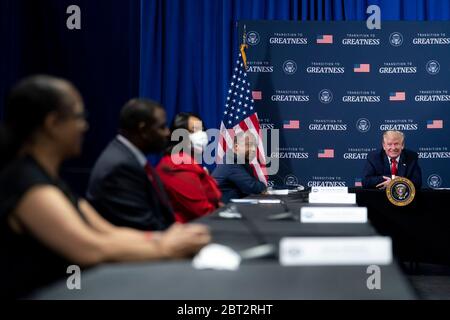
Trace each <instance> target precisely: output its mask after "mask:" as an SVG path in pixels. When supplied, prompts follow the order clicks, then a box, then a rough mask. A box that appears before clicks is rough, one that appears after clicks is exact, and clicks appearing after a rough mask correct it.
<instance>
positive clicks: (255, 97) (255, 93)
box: [252, 91, 262, 100]
mask: <svg viewBox="0 0 450 320" xmlns="http://www.w3.org/2000/svg"><path fill="white" fill-rule="evenodd" d="M252 97H253V100H262V92H261V91H253V92H252Z"/></svg>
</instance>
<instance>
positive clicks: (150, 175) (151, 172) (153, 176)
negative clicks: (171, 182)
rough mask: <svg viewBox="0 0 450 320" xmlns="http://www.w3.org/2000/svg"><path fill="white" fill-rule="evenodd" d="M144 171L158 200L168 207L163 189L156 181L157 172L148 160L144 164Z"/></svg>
mask: <svg viewBox="0 0 450 320" xmlns="http://www.w3.org/2000/svg"><path fill="white" fill-rule="evenodd" d="M145 172H146V173H147V177H148V179H149V180H150V182H151V183H152V185H153V188H154V189H155V192H156V196H157V197H158V199H159V201H160V202H161V203H162V204H163V205H164V206H166V207H169V208H170V205H169V203H168V199H167V196H166V194H165V191H164V190H162V189H161V186H160V184H159V183H158V181H157V178H156V174H157V173H156V172H155V171H154V170H153V168H152V166H151V165H150V164H149V163H148V162H147V164H146V165H145Z"/></svg>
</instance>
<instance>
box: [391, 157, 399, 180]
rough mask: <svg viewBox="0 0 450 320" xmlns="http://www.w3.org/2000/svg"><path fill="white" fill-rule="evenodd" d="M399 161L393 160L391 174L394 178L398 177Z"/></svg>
mask: <svg viewBox="0 0 450 320" xmlns="http://www.w3.org/2000/svg"><path fill="white" fill-rule="evenodd" d="M397 169H398V168H397V159H394V158H392V159H391V173H392V175H393V176H396V175H397Z"/></svg>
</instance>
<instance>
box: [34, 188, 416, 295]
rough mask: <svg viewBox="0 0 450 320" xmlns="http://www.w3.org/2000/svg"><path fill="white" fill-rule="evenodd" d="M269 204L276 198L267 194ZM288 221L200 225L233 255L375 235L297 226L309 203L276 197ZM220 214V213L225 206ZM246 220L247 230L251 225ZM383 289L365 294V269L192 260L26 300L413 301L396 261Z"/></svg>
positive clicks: (248, 214)
mask: <svg viewBox="0 0 450 320" xmlns="http://www.w3.org/2000/svg"><path fill="white" fill-rule="evenodd" d="M270 198H274V197H273V196H271V197H270ZM276 198H281V199H283V200H284V201H285V202H286V204H287V206H288V209H289V210H290V211H291V212H293V213H294V216H293V219H288V220H283V221H269V220H268V219H267V218H268V217H269V216H271V215H273V214H275V213H279V212H282V211H283V210H285V207H283V206H282V205H280V204H258V205H249V204H236V207H237V208H238V210H239V212H241V213H242V215H243V216H244V218H245V219H246V221H244V219H240V220H229V219H227V220H225V219H221V218H219V211H218V212H215V213H214V214H212V215H210V216H208V217H204V218H202V219H200V220H199V221H198V222H200V223H203V224H206V225H208V226H209V227H210V229H211V232H212V235H213V242H215V243H220V244H223V245H226V246H229V247H231V248H233V249H235V250H236V251H239V250H243V249H248V248H250V247H253V246H255V245H258V244H261V243H271V244H274V245H278V242H279V240H280V239H281V238H282V237H286V236H297V237H302V236H308V237H310V236H313V237H328V236H337V237H339V236H375V235H377V232H376V230H375V229H374V228H373V227H372V226H371V225H370V224H303V223H300V221H298V220H296V216H297V214H298V215H299V214H300V208H301V207H302V206H305V205H309V204H308V203H306V202H305V197H304V194H296V195H289V196H281V197H280V196H278V197H276ZM225 209H226V208H225ZM249 222H250V224H249ZM381 276H382V288H381V289H380V290H369V289H368V288H367V279H368V277H369V275H368V274H367V266H308V267H306V266H301V267H283V266H281V265H280V264H279V262H278V259H277V258H276V257H270V256H269V257H266V258H260V259H254V260H243V262H242V264H241V266H240V268H239V270H237V271H217V270H196V269H194V268H193V267H192V265H191V261H189V260H184V261H170V262H168V261H165V262H148V263H137V264H107V265H102V266H99V267H96V268H93V269H91V270H88V271H84V272H83V273H82V289H81V290H73V291H71V290H68V289H67V287H66V282H65V281H61V282H59V283H56V284H54V285H52V286H50V287H48V288H44V289H43V290H40V291H38V292H36V293H35V294H34V295H32V296H31V298H32V299H152V300H165V299H171V300H173V299H175V300H197V299H200V300H211V299H212V300H216V299H225V300H228V299H232V300H241V299H252V300H253V299H256V300H260V299H261V300H278V299H415V298H416V295H415V292H414V291H413V290H412V288H411V286H410V284H409V282H408V280H407V279H406V277H405V276H404V275H403V273H402V271H401V269H400V267H399V266H398V264H397V263H396V262H394V263H392V264H391V265H386V266H381Z"/></svg>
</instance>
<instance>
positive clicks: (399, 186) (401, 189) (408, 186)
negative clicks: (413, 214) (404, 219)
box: [386, 177, 416, 207]
mask: <svg viewBox="0 0 450 320" xmlns="http://www.w3.org/2000/svg"><path fill="white" fill-rule="evenodd" d="M386 196H387V198H388V199H389V201H390V202H391V203H392V204H393V205H395V206H398V207H404V206H407V205H409V204H410V203H411V202H412V201H413V200H414V197H415V196H416V188H415V187H414V183H412V182H411V180H409V179H406V178H404V177H396V178H395V179H392V180H391V182H390V183H389V184H388V186H387V187H386Z"/></svg>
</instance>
